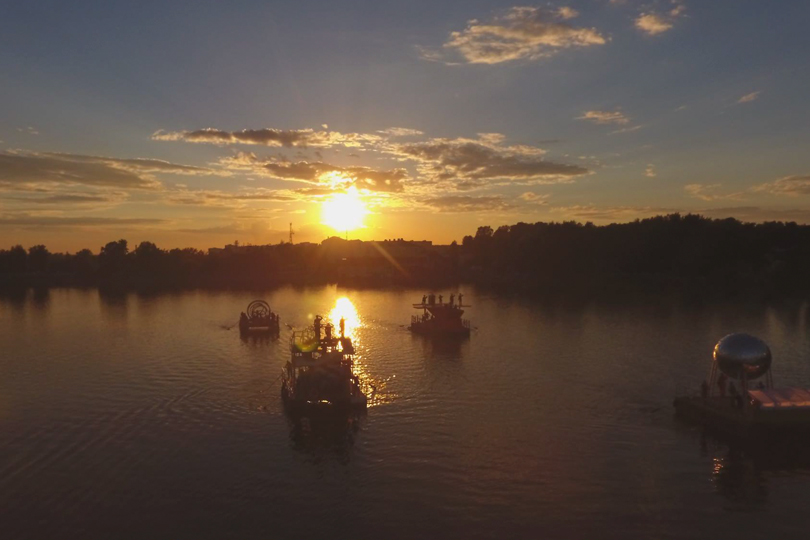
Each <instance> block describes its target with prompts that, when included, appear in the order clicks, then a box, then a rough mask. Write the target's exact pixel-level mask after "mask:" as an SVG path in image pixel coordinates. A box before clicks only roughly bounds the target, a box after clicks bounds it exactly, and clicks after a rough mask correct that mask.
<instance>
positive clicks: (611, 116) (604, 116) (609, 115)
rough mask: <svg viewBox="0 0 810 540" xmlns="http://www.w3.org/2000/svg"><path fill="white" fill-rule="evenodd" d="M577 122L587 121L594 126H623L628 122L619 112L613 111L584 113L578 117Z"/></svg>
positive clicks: (628, 119) (617, 110)
mask: <svg viewBox="0 0 810 540" xmlns="http://www.w3.org/2000/svg"><path fill="white" fill-rule="evenodd" d="M576 119H577V120H589V121H591V122H593V123H595V124H619V125H625V124H628V123H629V122H630V118H628V117H627V116H626V115H625V114H624V113H623V112H622V111H621V110H619V109H616V110H615V111H585V112H584V113H582V116H578V117H577V118H576Z"/></svg>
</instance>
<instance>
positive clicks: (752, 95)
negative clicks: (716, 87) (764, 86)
mask: <svg viewBox="0 0 810 540" xmlns="http://www.w3.org/2000/svg"><path fill="white" fill-rule="evenodd" d="M761 93H762V91H761V90H758V91H756V92H751V93H750V94H745V95H744V96H743V97H741V98H740V99H738V100H737V103H751V102H752V101H754V100H756V99H757V98H759V95H760V94H761Z"/></svg>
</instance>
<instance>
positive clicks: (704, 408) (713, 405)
mask: <svg viewBox="0 0 810 540" xmlns="http://www.w3.org/2000/svg"><path fill="white" fill-rule="evenodd" d="M789 390H791V389H789V388H783V389H780V392H784V391H789ZM797 390H802V389H797ZM749 392H750V393H751V394H752V397H751V398H750V399H749V400H748V401H747V402H746V401H744V400H743V398H742V397H741V396H736V397H729V396H726V397H720V396H710V397H705V398H704V397H700V396H685V397H678V398H675V401H674V402H673V405H674V406H675V413H676V414H677V415H678V417H679V418H682V419H684V420H687V421H690V422H694V423H699V424H702V425H704V426H705V427H706V428H708V429H710V430H711V431H715V432H717V433H721V434H723V435H728V436H731V437H735V438H743V439H751V438H759V437H773V436H789V437H793V436H810V406H804V405H790V404H786V403H785V404H783V405H779V406H762V405H763V404H762V403H761V402H759V401H758V400H757V399H756V398H754V397H753V396H754V395H756V393H757V392H762V391H757V390H751V391H749ZM770 392H773V391H772V390H771V391H769V393H770ZM808 405H810V404H808Z"/></svg>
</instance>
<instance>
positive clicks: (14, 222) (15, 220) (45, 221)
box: [0, 214, 167, 228]
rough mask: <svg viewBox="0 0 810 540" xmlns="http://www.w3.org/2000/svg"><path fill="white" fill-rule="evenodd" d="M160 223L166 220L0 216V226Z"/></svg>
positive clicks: (102, 225)
mask: <svg viewBox="0 0 810 540" xmlns="http://www.w3.org/2000/svg"><path fill="white" fill-rule="evenodd" d="M162 223H167V220H165V219H152V218H112V217H61V216H33V215H25V214H21V215H15V216H7V217H0V227H11V226H14V227H32V228H46V227H69V226H72V227H107V226H116V225H127V226H133V225H159V224H162Z"/></svg>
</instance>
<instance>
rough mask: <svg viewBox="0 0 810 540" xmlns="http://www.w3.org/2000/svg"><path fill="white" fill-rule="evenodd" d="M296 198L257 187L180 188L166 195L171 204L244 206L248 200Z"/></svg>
mask: <svg viewBox="0 0 810 540" xmlns="http://www.w3.org/2000/svg"><path fill="white" fill-rule="evenodd" d="M294 200H296V198H295V197H294V196H292V195H291V194H290V193H289V192H287V191H283V190H272V189H257V190H251V191H246V190H245V191H237V192H224V191H217V190H181V191H178V192H176V193H174V194H172V195H170V196H169V197H168V201H169V202H170V203H173V204H182V205H191V206H226V207H237V208H238V207H244V206H246V205H247V203H250V202H289V201H294Z"/></svg>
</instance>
